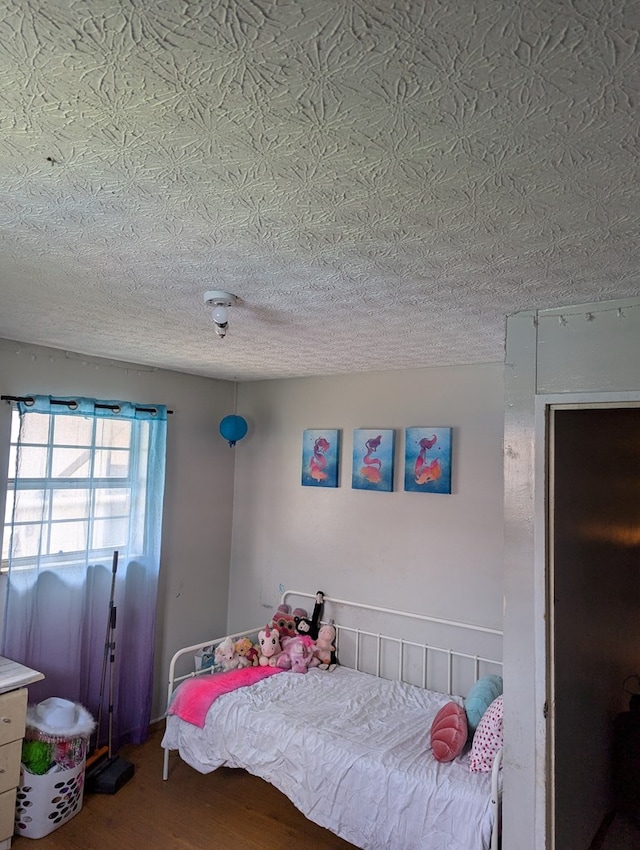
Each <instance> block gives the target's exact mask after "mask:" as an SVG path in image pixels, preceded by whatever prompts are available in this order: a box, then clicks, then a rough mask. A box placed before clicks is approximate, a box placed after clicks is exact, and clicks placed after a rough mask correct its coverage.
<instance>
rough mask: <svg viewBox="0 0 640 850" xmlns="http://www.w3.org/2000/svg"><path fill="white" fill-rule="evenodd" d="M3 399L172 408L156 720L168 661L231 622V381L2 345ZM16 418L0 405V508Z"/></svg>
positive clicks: (162, 704)
mask: <svg viewBox="0 0 640 850" xmlns="http://www.w3.org/2000/svg"><path fill="white" fill-rule="evenodd" d="M0 393H1V394H2V395H23V394H25V393H26V394H28V393H43V394H45V395H63V396H70V395H83V396H89V397H95V398H103V399H121V400H123V401H129V400H131V401H136V402H142V403H148V404H153V403H156V404H166V405H167V406H168V407H169V408H170V409H171V410H173V411H174V413H173V415H171V416H169V422H168V432H167V473H166V488H165V489H166V492H165V501H164V523H163V535H162V558H161V565H160V587H159V597H158V609H157V610H158V618H157V629H156V635H157V637H156V662H155V674H154V682H155V685H154V703H153V713H152V716H153V717H159V716H161V715H162V714H163V712H164V709H165V704H166V692H165V688H166V684H165V680H166V671H167V670H168V666H169V660H170V657H171V655H173V653H174V652H175V650H176V649H178V648H179V647H180V646H185V645H187V644H189V643H195V642H197V641H198V640H200V639H205V638H206V637H207V636H208V635H216V634H219V633H221V632H224V629H225V626H226V618H227V597H228V568H229V558H230V545H231V512H232V492H233V462H234V458H233V454H232V452H231V451H230V449H229V446H228V445H227V444H226V443H225V442H224V440H223V439H222V438H221V437H220V435H219V433H218V423H219V421H220V419H221V418H222V416H225V415H226V414H228V413H230V412H231V411H232V410H233V398H234V385H233V384H232V383H229V382H226V381H213V380H207V379H205V378H198V377H194V376H190V375H182V374H179V373H177V372H169V371H162V370H149V369H148V368H147V367H144V366H139V367H136V366H131V365H130V364H129V365H127V364H119V363H118V362H117V361H107V360H98V359H95V358H90V357H83V358H79V357H77V356H75V355H70V354H67V353H65V352H64V351H59V350H55V349H48V348H41V347H37V346H31V345H26V344H22V343H15V342H12V341H9V340H0ZM10 415H11V408H10V405H8V404H6V403H4V402H3V403H2V404H0V446H1V447H2V451H3V452H4V454H2V452H0V487H1V488H2V489H1V490H0V508H1V507H2V505H3V504H4V487H5V482H6V478H7V452H8V433H9V431H8V428H9V421H10ZM106 613H107V612H105V628H106Z"/></svg>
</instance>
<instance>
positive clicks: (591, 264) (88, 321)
mask: <svg viewBox="0 0 640 850" xmlns="http://www.w3.org/2000/svg"><path fill="white" fill-rule="evenodd" d="M639 29H640V4H639V3H638V2H637V0H633V2H632V1H631V0H629V2H625V0H536V2H534V1H533V0H209V1H208V2H205V0H200V2H198V0H195V2H184V1H183V0H118V1H117V2H116V0H5V2H4V3H3V4H2V6H1V8H0V85H1V93H0V104H1V106H0V120H1V127H0V129H1V132H0V191H1V197H0V283H1V290H0V337H3V338H6V339H13V340H20V341H23V342H29V343H34V344H40V345H46V346H53V347H55V348H59V349H63V350H68V351H72V352H82V353H84V354H89V355H93V356H97V357H108V358H115V359H119V360H124V361H129V362H133V363H141V364H147V365H150V366H156V367H162V368H168V369H174V370H178V371H182V372H189V373H194V374H199V375H205V376H212V377H220V378H226V379H234V380H252V379H262V378H281V377H292V376H307V375H327V374H335V373H341V372H349V371H378V370H387V369H406V368H413V367H423V366H440V365H453V364H466V363H479V362H490V361H493V362H496V361H501V360H503V358H504V329H505V315H507V314H510V313H513V312H516V311H518V310H523V309H529V308H546V307H559V306H563V305H570V304H582V303H584V302H599V301H603V300H608V299H613V298H625V297H626V298H628V297H634V296H636V295H638V294H639V293H640V285H639V283H640V276H639V269H640V255H639V252H638V232H639V214H640V188H639V183H638V171H637V167H638V156H639V153H640V150H639V147H640V134H639V116H640V110H639V99H640V63H639V61H638V39H639ZM210 289H223V290H229V291H231V292H233V293H235V294H236V295H238V296H239V297H240V298H241V300H242V303H241V304H240V305H239V306H236V307H233V308H232V310H231V320H230V325H229V332H228V334H227V337H226V338H225V339H223V340H221V339H218V338H217V337H216V336H215V334H214V330H213V324H212V321H211V318H210V310H208V309H205V307H204V303H203V294H204V292H205V291H206V290H210Z"/></svg>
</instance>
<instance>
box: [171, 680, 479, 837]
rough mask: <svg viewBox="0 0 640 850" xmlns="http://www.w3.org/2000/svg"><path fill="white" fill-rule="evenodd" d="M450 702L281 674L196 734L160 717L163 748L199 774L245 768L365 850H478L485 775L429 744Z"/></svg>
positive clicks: (381, 686) (240, 696)
mask: <svg viewBox="0 0 640 850" xmlns="http://www.w3.org/2000/svg"><path fill="white" fill-rule="evenodd" d="M450 699H451V697H449V696H446V695H443V694H438V693H434V692H433V691H425V690H423V689H422V688H418V687H415V686H412V685H407V684H403V683H401V682H390V681H387V680H385V679H378V678H376V677H374V676H371V675H368V674H366V673H358V672H356V671H354V670H349V669H347V668H344V667H338V668H337V669H335V670H334V671H333V672H326V671H320V670H310V671H309V672H308V673H306V674H297V673H282V674H280V675H278V676H272V677H270V678H268V679H264V680H263V681H260V682H258V683H257V684H255V685H252V686H250V687H247V688H241V689H239V690H237V691H234V692H232V693H230V694H225V695H224V696H222V697H220V698H219V699H217V700H216V702H214V704H213V705H212V706H211V708H210V709H209V712H208V714H207V722H206V725H205V728H204V729H199V728H198V727H197V726H193V725H192V724H189V723H185V722H184V721H181V720H180V719H179V718H178V717H175V716H170V717H168V718H167V729H166V732H165V734H164V738H163V740H162V746H163V747H165V748H167V749H177V750H179V752H180V756H181V757H182V758H183V759H184V760H185V761H186V762H187V763H188V764H190V765H191V766H192V767H194V768H195V769H196V770H199V771H200V772H202V773H209V772H210V771H212V770H215V769H216V768H217V767H220V766H222V765H225V766H227V767H242V768H245V769H246V770H248V771H249V772H250V773H253V774H255V775H256V776H260V777H262V778H263V779H266V780H267V782H270V783H271V784H272V785H275V786H276V787H277V788H279V789H280V790H281V791H283V792H284V793H285V794H286V795H287V797H289V799H290V800H291V801H292V802H293V803H294V804H295V805H296V806H297V807H298V809H300V811H301V812H302V813H303V814H304V815H306V816H307V817H308V818H309V819H310V820H312V821H314V822H315V823H317V824H320V825H321V826H324V827H326V828H327V829H330V830H331V831H332V832H334V833H336V834H337V835H339V836H341V837H342V838H344V839H345V840H346V841H349V842H351V843H352V844H355V845H356V846H357V847H361V848H364V850H486V848H487V847H489V844H490V839H491V813H490V802H489V798H490V792H491V779H490V775H489V774H475V773H470V771H469V764H468V759H467V756H462V757H460V758H458V759H456V760H455V761H454V762H451V763H448V764H441V763H439V762H437V761H436V760H435V759H434V758H433V756H432V754H431V748H430V746H429V730H430V727H431V721H432V720H433V717H434V716H435V714H436V712H437V711H438V709H439V708H440V707H441V706H442V705H444V703H445V702H447V701H448V700H450Z"/></svg>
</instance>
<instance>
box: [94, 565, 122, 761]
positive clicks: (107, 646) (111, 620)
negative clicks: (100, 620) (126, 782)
mask: <svg viewBox="0 0 640 850" xmlns="http://www.w3.org/2000/svg"><path fill="white" fill-rule="evenodd" d="M117 570H118V552H117V550H116V551H114V553H113V563H112V566H111V592H110V594H109V615H108V617H107V633H106V635H105V638H104V655H103V658H102V676H101V678H100V700H99V703H98V725H97V728H96V750H97V749H98V746H99V744H100V731H101V728H102V711H103V704H104V688H105V683H106V680H107V659H108V657H109V653H110V651H111V633H112V630H113V629H114V628H115V615H114V608H113V600H114V596H115V587H116V572H117ZM109 687H110V690H109V703H111V684H110V686H109ZM109 756H111V726H109Z"/></svg>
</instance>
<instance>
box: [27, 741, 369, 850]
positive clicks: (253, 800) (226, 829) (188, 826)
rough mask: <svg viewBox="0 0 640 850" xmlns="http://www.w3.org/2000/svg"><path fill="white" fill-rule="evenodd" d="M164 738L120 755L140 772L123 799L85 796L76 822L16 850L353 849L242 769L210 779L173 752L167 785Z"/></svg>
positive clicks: (125, 788)
mask: <svg viewBox="0 0 640 850" xmlns="http://www.w3.org/2000/svg"><path fill="white" fill-rule="evenodd" d="M162 731H163V730H162V729H161V728H158V729H155V730H154V731H153V732H152V734H151V737H150V738H149V740H148V741H147V742H146V743H145V744H142V745H141V746H128V747H123V748H122V749H121V750H120V752H119V755H121V756H122V757H123V758H126V759H128V760H129V761H131V762H133V763H134V765H135V769H136V771H135V775H134V776H133V778H132V779H131V780H130V781H129V782H127V783H126V785H123V787H122V788H120V790H119V791H118V792H117V793H116V794H87V795H85V798H84V803H83V806H82V809H81V810H80V812H78V814H77V815H76V816H75V817H74V818H72V819H71V820H70V821H68V822H67V823H66V824H64V825H63V826H61V827H59V828H58V829H57V830H55V831H54V832H52V833H50V834H49V835H46V836H45V837H44V838H39V839H31V838H25V837H24V836H15V837H14V839H13V843H12V848H13V850H147V848H154V850H270V849H271V848H275V847H278V848H279V847H283V848H304V850H349V848H351V850H353V845H352V844H348V843H347V842H346V841H343V840H342V839H340V838H337V837H336V836H334V835H332V834H331V833H330V832H328V831H327V830H325V829H322V827H319V826H316V824H314V823H312V822H311V821H309V820H307V819H306V818H305V817H304V816H303V815H302V814H300V812H299V811H298V810H297V809H296V808H295V806H293V804H292V803H290V802H289V800H288V799H287V798H286V797H285V796H284V795H283V794H281V793H280V792H279V791H277V790H276V789H275V788H273V787H272V786H271V785H269V784H267V783H266V782H263V781H262V780H261V779H258V778H257V777H255V776H251V775H249V774H248V773H245V772H244V771H242V770H230V769H227V768H220V769H219V770H216V771H214V773H210V774H207V775H203V774H200V773H198V772H197V771H195V770H193V768H191V767H189V766H188V765H186V764H185V763H184V762H183V761H182V760H181V759H180V758H179V757H178V756H177V755H176V754H175V753H173V754H172V756H171V762H170V773H169V779H168V780H167V781H166V782H163V780H162V749H161V747H160V741H161V739H162Z"/></svg>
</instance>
